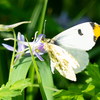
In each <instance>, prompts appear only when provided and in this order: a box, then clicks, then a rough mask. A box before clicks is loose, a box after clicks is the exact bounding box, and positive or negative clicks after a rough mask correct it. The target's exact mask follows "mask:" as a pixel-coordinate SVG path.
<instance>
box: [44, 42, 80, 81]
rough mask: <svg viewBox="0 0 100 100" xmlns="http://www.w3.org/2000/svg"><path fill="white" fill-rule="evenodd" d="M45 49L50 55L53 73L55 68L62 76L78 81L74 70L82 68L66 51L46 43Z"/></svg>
mask: <svg viewBox="0 0 100 100" xmlns="http://www.w3.org/2000/svg"><path fill="white" fill-rule="evenodd" d="M44 48H45V50H46V51H47V52H48V53H49V56H50V59H51V69H52V71H53V70H54V68H55V69H57V70H58V72H59V73H60V74H61V75H62V76H64V77H66V78H67V79H70V80H72V81H76V75H75V73H74V70H73V68H75V69H76V68H78V67H80V66H79V64H78V62H77V61H76V60H75V59H74V58H73V57H72V56H71V55H70V54H69V53H68V52H67V51H66V50H64V49H63V48H61V47H59V46H57V45H54V44H51V43H45V44H44ZM72 67H73V68H72Z"/></svg>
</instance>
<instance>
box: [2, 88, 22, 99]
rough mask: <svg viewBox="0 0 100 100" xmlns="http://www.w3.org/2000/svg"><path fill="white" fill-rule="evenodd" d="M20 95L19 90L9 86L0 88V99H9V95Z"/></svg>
mask: <svg viewBox="0 0 100 100" xmlns="http://www.w3.org/2000/svg"><path fill="white" fill-rule="evenodd" d="M17 95H21V91H20V90H13V89H11V90H10V89H9V88H2V89H0V99H7V100H8V99H11V97H14V96H17Z"/></svg>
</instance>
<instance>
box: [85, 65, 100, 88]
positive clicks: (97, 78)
mask: <svg viewBox="0 0 100 100" xmlns="http://www.w3.org/2000/svg"><path fill="white" fill-rule="evenodd" d="M86 69H87V71H86V74H87V75H89V76H90V79H88V80H86V82H90V83H92V84H93V85H95V86H96V87H98V88H99V87H100V71H99V66H98V65H97V64H93V65H92V64H89V65H88V66H87V68H86Z"/></svg>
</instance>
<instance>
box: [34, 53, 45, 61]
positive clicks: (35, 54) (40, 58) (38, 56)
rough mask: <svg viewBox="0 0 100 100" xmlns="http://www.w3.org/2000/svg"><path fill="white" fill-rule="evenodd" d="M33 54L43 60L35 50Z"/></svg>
mask: <svg viewBox="0 0 100 100" xmlns="http://www.w3.org/2000/svg"><path fill="white" fill-rule="evenodd" d="M34 55H36V56H37V57H38V58H39V59H40V60H41V61H44V59H43V58H42V57H41V56H40V55H39V54H38V53H37V52H36V51H35V52H34Z"/></svg>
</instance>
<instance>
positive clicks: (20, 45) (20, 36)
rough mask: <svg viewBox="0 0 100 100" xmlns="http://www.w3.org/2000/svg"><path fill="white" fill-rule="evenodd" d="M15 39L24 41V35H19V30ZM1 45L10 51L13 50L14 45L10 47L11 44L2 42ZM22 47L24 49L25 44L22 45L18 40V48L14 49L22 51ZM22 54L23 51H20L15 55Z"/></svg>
mask: <svg viewBox="0 0 100 100" xmlns="http://www.w3.org/2000/svg"><path fill="white" fill-rule="evenodd" d="M17 40H20V41H24V36H23V35H21V33H20V32H18V36H17ZM2 45H3V46H4V47H5V48H6V49H8V50H10V51H13V50H14V47H12V46H10V45H7V44H5V43H2ZM24 49H25V45H23V44H21V43H19V42H18V50H16V49H15V52H17V53H18V52H21V51H24ZM22 54H23V52H22V53H20V54H18V55H17V56H16V57H20V56H21V55H22Z"/></svg>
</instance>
